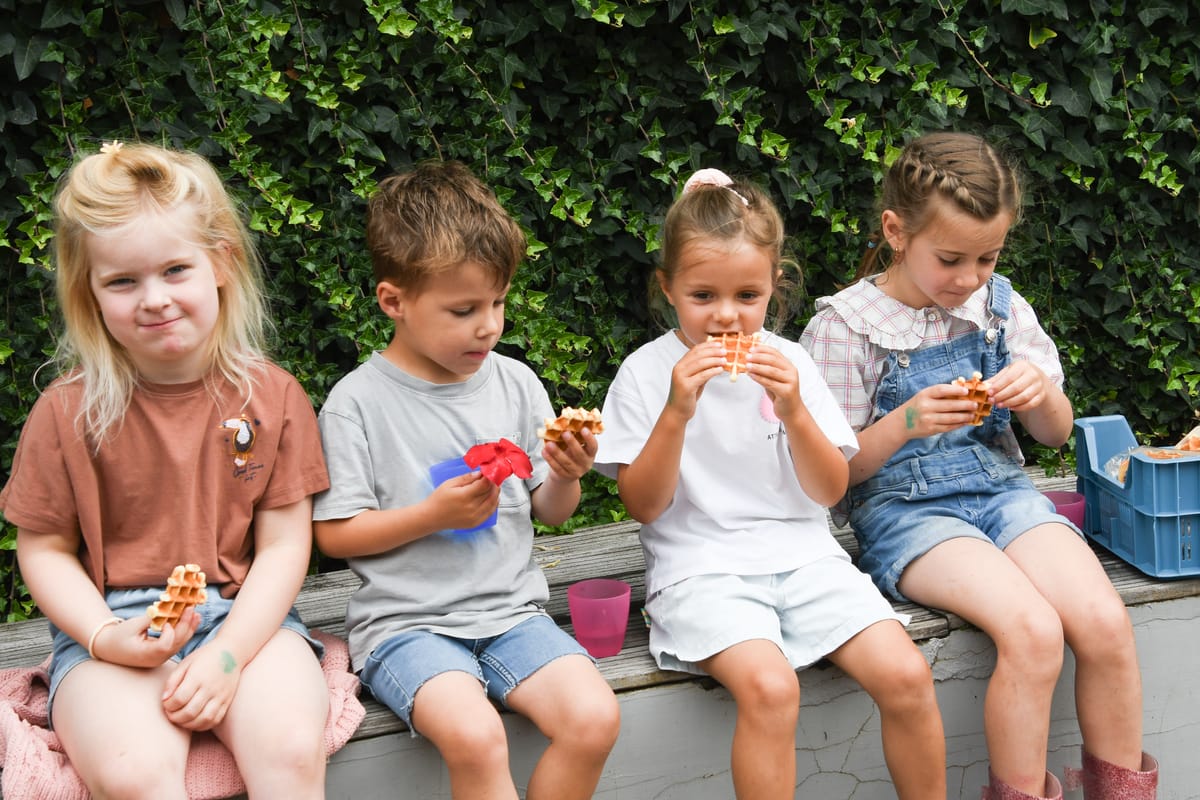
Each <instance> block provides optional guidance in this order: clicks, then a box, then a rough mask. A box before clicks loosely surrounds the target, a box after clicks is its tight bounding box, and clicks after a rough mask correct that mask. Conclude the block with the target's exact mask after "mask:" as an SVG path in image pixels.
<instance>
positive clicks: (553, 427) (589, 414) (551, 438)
mask: <svg viewBox="0 0 1200 800" xmlns="http://www.w3.org/2000/svg"><path fill="white" fill-rule="evenodd" d="M584 428H587V429H588V430H589V431H591V432H592V433H603V432H604V423H603V422H601V421H600V409H598V408H593V409H591V410H590V411H589V410H587V409H585V408H570V407H568V408H564V409H563V410H562V413H561V414H559V415H558V417H557V418H551V417H546V423H545V425H544V426H543V427H541V428H538V432H537V435H538V438H539V439H541V440H542V441H543V442H557V441H560V440H561V439H562V435H563V433H565V432H566V431H570V432H571V433H579V432H580V431H581V430H583V429H584Z"/></svg>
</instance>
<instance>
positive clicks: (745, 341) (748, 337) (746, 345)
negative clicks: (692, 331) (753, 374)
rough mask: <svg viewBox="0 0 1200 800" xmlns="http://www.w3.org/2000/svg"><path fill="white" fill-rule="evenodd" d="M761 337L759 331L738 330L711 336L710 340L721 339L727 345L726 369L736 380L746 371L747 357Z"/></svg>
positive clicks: (731, 377)
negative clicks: (747, 332) (748, 332)
mask: <svg viewBox="0 0 1200 800" xmlns="http://www.w3.org/2000/svg"><path fill="white" fill-rule="evenodd" d="M761 338H762V336H761V335H760V334H757V333H751V334H745V333H742V332H741V331H738V332H737V333H722V334H718V335H717V336H709V337H708V341H710V342H711V341H714V340H716V341H719V342H720V343H721V344H722V345H723V346H724V347H725V371H726V372H728V373H729V380H730V381H736V380H737V379H738V374H739V373H742V372H745V371H746V357H747V356H749V355H750V348H751V347H753V346H754V345H756V344H758V341H759V339H761Z"/></svg>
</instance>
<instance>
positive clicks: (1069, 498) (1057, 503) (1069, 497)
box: [1042, 492, 1084, 530]
mask: <svg viewBox="0 0 1200 800" xmlns="http://www.w3.org/2000/svg"><path fill="white" fill-rule="evenodd" d="M1042 494H1044V495H1046V497H1048V498H1050V502H1051V503H1054V510H1055V511H1057V512H1058V513H1059V514H1062V515H1063V516H1064V517H1066V518H1067V519H1069V520H1071V522H1074V523H1075V527H1077V528H1079V530H1084V528H1083V510H1084V498H1083V495H1082V494H1080V493H1079V492H1042Z"/></svg>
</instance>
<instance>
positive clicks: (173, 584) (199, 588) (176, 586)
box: [146, 564, 208, 631]
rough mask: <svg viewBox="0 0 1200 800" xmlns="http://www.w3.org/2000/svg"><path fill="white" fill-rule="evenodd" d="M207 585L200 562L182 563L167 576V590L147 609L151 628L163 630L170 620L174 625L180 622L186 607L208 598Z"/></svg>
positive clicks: (198, 603) (196, 604)
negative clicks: (205, 589)
mask: <svg viewBox="0 0 1200 800" xmlns="http://www.w3.org/2000/svg"><path fill="white" fill-rule="evenodd" d="M206 585H207V584H206V583H205V581H204V573H203V572H201V571H200V565H199V564H180V565H179V566H177V567H175V569H174V570H172V571H171V577H169V578H167V590H166V591H165V592H163V593H162V594H160V595H159V596H158V600H156V601H155V602H154V604H153V605H151V606H150V607H149V608H147V609H146V616H148V617H149V618H150V630H152V631H161V630H162V629H163V626H164V625H166V624H167V623H168V622H169V623H170V624H172V625H174V624H175V623H177V622H179V618H180V616H182V615H183V612H184V609H188V608H191V607H192V606H198V605H200V604H201V603H203V602H204V601H205V600H206V599H207V598H208V593H207V592H205V591H204V587H205V586H206Z"/></svg>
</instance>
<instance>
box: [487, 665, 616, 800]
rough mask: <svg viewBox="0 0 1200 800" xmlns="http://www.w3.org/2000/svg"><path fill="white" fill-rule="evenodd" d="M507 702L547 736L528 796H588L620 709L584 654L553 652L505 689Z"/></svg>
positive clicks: (535, 799)
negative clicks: (553, 655)
mask: <svg viewBox="0 0 1200 800" xmlns="http://www.w3.org/2000/svg"><path fill="white" fill-rule="evenodd" d="M506 702H507V704H508V706H509V707H510V708H511V709H513V710H514V711H516V712H518V713H520V714H522V715H524V716H526V717H528V718H529V719H530V720H532V721H533V723H534V724H535V725H537V727H538V730H540V731H541V732H542V733H543V734H544V735H545V736H546V738H547V739H549V740H550V744H549V746H547V748H546V752H544V753H543V754H542V757H541V758H540V759H538V763H537V766H536V767H535V768H534V770H533V775H531V776H530V777H529V788H528V790H527V794H526V798H527V800H576V799H578V800H586V799H587V798H590V797H591V796H592V795H593V793H595V791H596V784H598V783H599V782H600V773H601V772H602V771H603V770H604V762H605V760H606V759H607V758H608V754H609V752H610V751H611V750H612V748H613V745H614V744H615V743H616V741H617V734H618V733H619V732H620V728H621V711H620V707H619V706H618V705H617V698H616V697H615V696H614V695H613V692H612V689H611V688H610V687H609V685H608V683H607V682H606V681H605V680H604V677H603V676H602V675H601V674H600V672H599V670H597V669H596V667H595V665H593V664H592V662H591V661H590V660H589V659H587V658H586V657H584V656H581V655H566V656H562V657H560V658H556V659H554V660H553V661H551V662H550V663H549V664H546V665H545V666H544V667H542V668H541V669H539V670H538V671H537V672H535V673H533V675H531V676H529V677H528V678H527V679H525V680H524V681H522V682H521V683H520V684H519V685H518V686H517V687H516V688H515V689H513V690H512V691H511V692H509V695H508V698H507V701H506Z"/></svg>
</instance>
